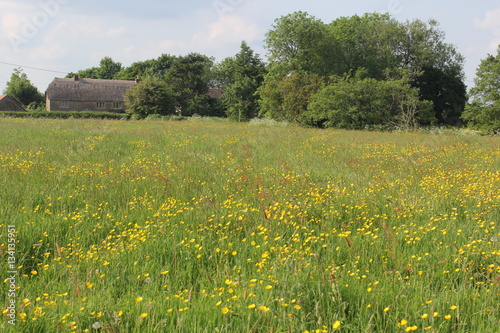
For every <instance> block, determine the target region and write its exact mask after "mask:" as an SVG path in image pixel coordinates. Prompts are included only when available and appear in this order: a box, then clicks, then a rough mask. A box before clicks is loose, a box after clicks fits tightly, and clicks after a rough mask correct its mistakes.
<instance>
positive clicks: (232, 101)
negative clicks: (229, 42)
mask: <svg viewBox="0 0 500 333" xmlns="http://www.w3.org/2000/svg"><path fill="white" fill-rule="evenodd" d="M215 71H216V73H217V74H216V77H217V82H218V83H219V85H220V87H221V88H222V89H224V94H223V95H222V98H221V101H222V103H223V105H224V107H225V110H226V115H227V116H228V117H229V118H231V119H234V120H238V121H243V120H247V119H249V118H251V117H254V116H256V115H257V113H258V104H257V101H258V96H257V95H256V91H257V88H258V87H259V86H260V85H261V84H262V81H263V80H264V74H265V72H266V69H265V65H264V63H263V62H262V60H261V59H260V58H259V56H258V55H257V54H254V52H253V50H252V49H251V48H250V47H249V46H248V44H247V43H246V42H242V43H241V50H240V52H239V53H238V54H236V55H235V56H234V57H230V58H226V59H224V60H223V61H222V62H221V63H220V64H219V65H218V66H217V68H216V70H215Z"/></svg>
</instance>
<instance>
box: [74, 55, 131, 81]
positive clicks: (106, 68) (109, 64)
mask: <svg viewBox="0 0 500 333" xmlns="http://www.w3.org/2000/svg"><path fill="white" fill-rule="evenodd" d="M122 69H123V66H122V64H121V63H120V62H115V61H114V60H113V59H112V58H111V57H104V58H102V59H101V61H100V62H99V67H91V68H87V69H82V70H79V71H78V72H76V74H78V76H80V77H81V78H86V79H105V80H112V79H114V77H115V75H116V74H118V73H119V72H120V71H121V70H122ZM74 75H75V73H69V74H68V75H67V76H66V77H68V78H70V77H73V76H74Z"/></svg>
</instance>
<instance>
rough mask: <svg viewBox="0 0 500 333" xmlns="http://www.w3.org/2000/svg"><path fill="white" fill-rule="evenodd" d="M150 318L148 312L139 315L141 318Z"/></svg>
mask: <svg viewBox="0 0 500 333" xmlns="http://www.w3.org/2000/svg"><path fill="white" fill-rule="evenodd" d="M147 316H148V314H147V313H146V312H143V313H141V314H140V315H139V317H141V318H146V317H147Z"/></svg>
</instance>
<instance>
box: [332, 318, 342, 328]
mask: <svg viewBox="0 0 500 333" xmlns="http://www.w3.org/2000/svg"><path fill="white" fill-rule="evenodd" d="M340 324H341V322H340V320H337V321H335V323H333V329H337V328H339V327H340Z"/></svg>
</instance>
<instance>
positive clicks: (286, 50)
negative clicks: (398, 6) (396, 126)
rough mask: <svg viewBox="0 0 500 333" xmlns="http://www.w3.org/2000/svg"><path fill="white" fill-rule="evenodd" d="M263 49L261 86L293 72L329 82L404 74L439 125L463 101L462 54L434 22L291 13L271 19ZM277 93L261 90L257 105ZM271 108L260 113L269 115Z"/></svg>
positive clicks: (382, 16)
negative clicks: (265, 70)
mask: <svg viewBox="0 0 500 333" xmlns="http://www.w3.org/2000/svg"><path fill="white" fill-rule="evenodd" d="M266 48H267V49H268V52H269V57H270V61H271V64H270V68H269V74H268V75H267V76H266V78H265V84H264V85H265V86H266V88H265V89H266V90H269V89H271V88H272V87H276V86H277V85H279V82H281V81H283V79H284V78H285V77H287V76H289V75H290V73H292V72H294V71H297V72H307V73H310V74H315V75H319V76H320V77H322V78H323V80H325V81H329V80H330V77H331V76H341V77H349V76H352V75H354V73H357V72H358V71H360V70H363V71H364V73H365V74H366V75H367V78H373V79H376V80H400V79H402V78H403V77H405V78H410V81H408V82H409V83H410V84H411V86H412V87H413V88H418V91H419V94H420V95H419V96H420V99H421V100H422V101H426V100H428V101H431V102H432V104H433V112H434V116H435V119H437V121H438V122H440V123H455V122H457V121H458V120H459V117H460V114H461V112H462V111H463V108H464V105H465V103H466V90H465V84H464V74H463V57H462V56H461V55H460V54H459V53H458V52H457V50H456V48H455V47H454V46H453V45H451V44H449V43H446V42H445V35H444V33H443V32H442V31H441V30H440V29H439V27H438V24H437V22H436V21H432V20H431V21H428V22H423V21H420V20H413V21H406V22H398V21H397V20H395V19H394V18H392V17H391V16H390V15H388V14H377V13H372V14H365V15H363V16H357V15H354V16H351V17H341V18H339V19H336V20H334V21H333V22H332V23H330V24H328V25H327V24H324V23H323V22H321V21H320V20H318V19H316V18H314V17H312V16H310V15H308V14H307V13H304V12H297V13H293V14H290V15H286V16H283V17H281V18H279V19H277V20H276V22H275V24H274V26H273V27H272V29H271V31H269V32H268V34H267V38H266ZM408 73H410V75H409V76H408ZM296 88H299V86H297V87H296ZM271 90H272V89H271ZM279 96H280V95H279V94H271V93H268V94H262V103H261V105H263V107H264V108H266V105H267V106H269V105H273V104H274V105H275V106H280V105H281V104H280V103H281V102H280V100H279V98H278V97H279ZM269 98H276V100H274V101H270V100H266V99H269ZM360 98H361V97H360ZM281 109H282V108H281ZM277 110H280V108H276V107H275V110H274V111H273V112H271V113H270V112H269V110H268V109H264V110H261V111H263V112H264V113H265V114H267V115H270V114H272V115H273V117H274V116H275V115H276V111H277ZM422 121H423V120H422Z"/></svg>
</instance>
